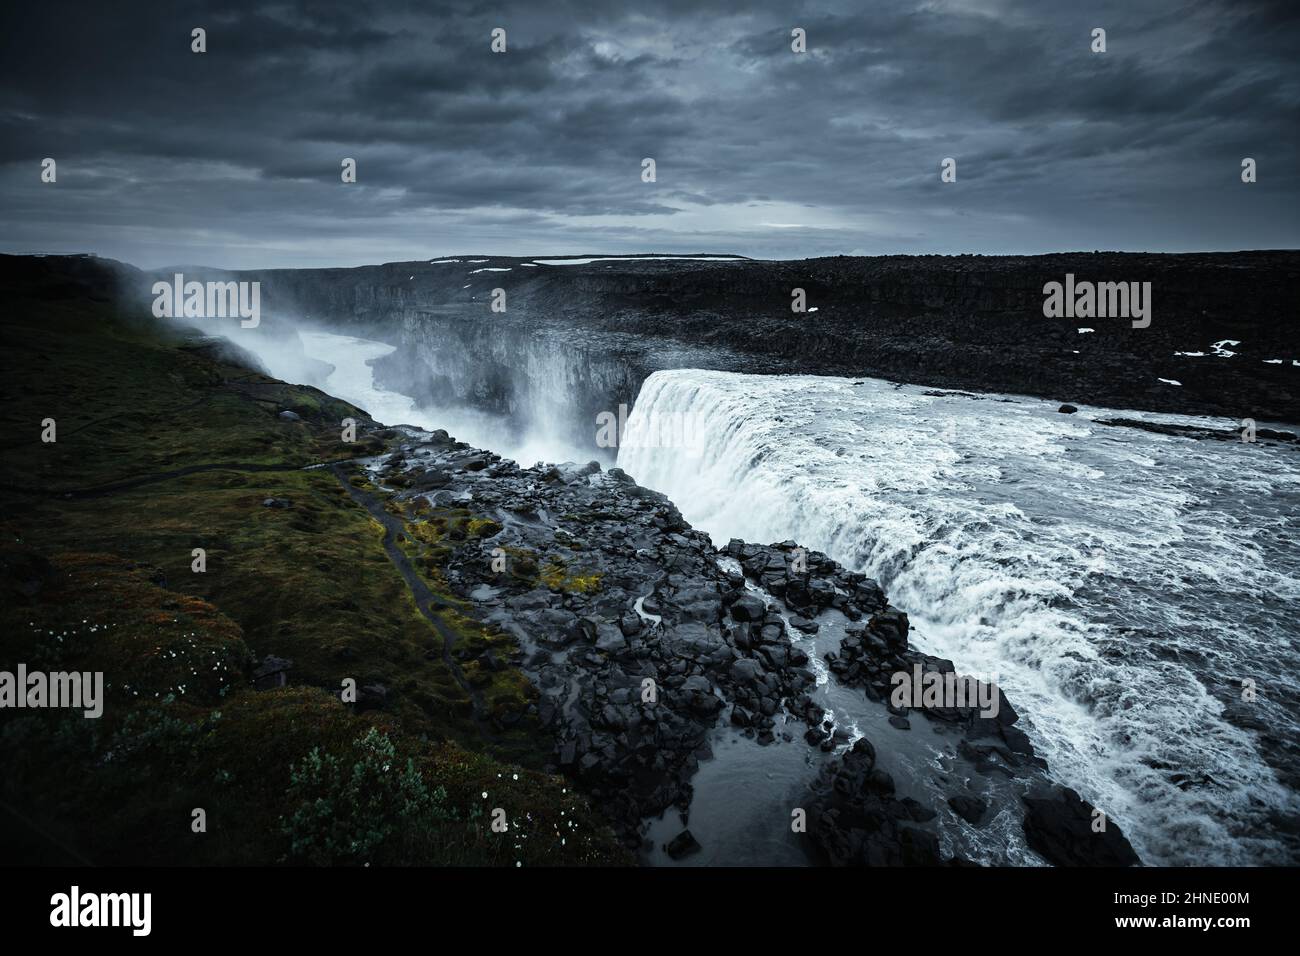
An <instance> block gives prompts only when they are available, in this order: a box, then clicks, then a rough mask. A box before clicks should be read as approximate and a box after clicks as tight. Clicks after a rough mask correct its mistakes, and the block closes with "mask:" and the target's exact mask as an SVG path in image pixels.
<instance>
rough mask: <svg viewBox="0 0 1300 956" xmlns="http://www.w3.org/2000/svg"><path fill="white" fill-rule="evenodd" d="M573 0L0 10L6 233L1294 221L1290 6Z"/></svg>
mask: <svg viewBox="0 0 1300 956" xmlns="http://www.w3.org/2000/svg"><path fill="white" fill-rule="evenodd" d="M591 6H593V5H592V4H589V3H550V4H547V3H514V4H509V3H507V4H503V5H498V4H483V3H476V2H464V3H427V2H419V3H417V2H412V3H398V2H384V3H344V2H322V0H313V2H306V0H302V2H282V3H258V4H255V3H236V4H229V3H227V4H221V5H211V6H210V5H208V4H204V3H194V2H173V3H167V4H114V5H108V4H85V5H82V4H75V5H73V4H62V3H57V2H56V3H43V4H27V5H24V6H23V7H22V8H21V9H16V10H14V11H13V12H12V13H11V14H9V15H8V22H7V23H6V24H5V26H6V29H5V30H4V31H3V34H2V35H0V78H3V83H2V84H0V190H2V194H0V195H2V197H3V198H2V199H0V222H2V223H3V226H4V231H3V234H2V237H0V248H2V249H4V250H5V251H25V250H47V251H81V250H90V251H95V252H99V253H101V254H104V255H112V256H116V257H118V258H123V259H126V260H128V261H133V262H136V263H138V264H143V265H161V264H165V263H171V262H208V263H212V264H218V265H231V266H254V265H307V264H325V263H343V264H352V263H360V262H367V261H377V260H383V259H389V260H391V259H406V258H421V257H429V258H432V257H435V256H437V255H442V254H448V253H461V252H467V251H486V252H499V253H517V254H533V253H537V254H541V253H548V254H559V253H565V252H590V251H601V252H604V251H608V252H614V251H644V250H648V249H654V250H674V249H677V250H684V251H685V250H689V251H719V252H722V251H726V252H738V253H742V254H747V255H755V256H781V257H796V256H805V255H821V254H831V253H837V252H861V253H887V252H1040V251H1049V250H1058V249H1081V248H1086V249H1092V248H1111V249H1114V248H1131V249H1156V250H1160V249H1167V250H1182V249H1220V248H1222V249H1230V248H1263V247H1279V246H1288V247H1294V246H1296V245H1297V233H1298V232H1300V225H1298V222H1300V217H1298V216H1297V213H1300V202H1298V192H1297V190H1298V189H1300V187H1298V186H1297V185H1296V183H1297V181H1298V180H1297V175H1296V174H1297V172H1300V132H1298V131H1300V80H1298V79H1297V76H1296V71H1295V69H1294V67H1293V62H1294V58H1295V54H1296V52H1297V49H1296V47H1297V41H1300V16H1297V12H1296V6H1295V5H1293V4H1289V3H1265V2H1253V3H1252V2H1245V3H1243V2H1227V0H1224V2H1222V3H1219V2H1208V0H1203V2H1198V3H1174V2H1161V3H1140V4H1135V3H1131V2H1128V0H1108V2H1101V3H1095V4H1064V3H1062V4H1053V3H1042V2H1038V0H929V2H926V0H894V2H883V3H873V4H871V5H864V4H861V3H859V2H853V0H844V2H841V3H838V4H817V5H806V6H798V5H796V6H794V7H792V6H791V5H789V4H785V3H776V2H773V3H766V4H764V3H758V4H749V5H746V6H745V7H744V9H743V10H737V9H736V7H737V5H734V4H731V3H722V2H718V3H709V2H703V3H701V2H694V0H692V2H673V0H665V2H657V3H656V2H640V3H636V4H631V3H627V4H601V5H599V9H596V10H592V9H589V8H590V7H591ZM195 26H203V27H205V28H206V29H207V31H208V52H207V53H206V54H203V55H197V54H193V53H191V52H190V50H189V44H190V39H189V37H190V30H191V29H192V28H193V27H195ZM497 26H500V27H504V28H505V29H506V30H507V31H508V36H509V52H508V53H506V54H504V55H495V54H493V53H492V52H491V51H490V49H489V35H490V32H491V30H492V29H493V28H494V27H497ZM795 26H799V27H802V28H804V29H805V30H807V33H808V44H809V52H808V53H807V54H805V55H801V56H800V55H795V54H794V53H792V52H791V50H790V30H791V29H792V28H793V27H795ZM1098 26H1100V27H1104V28H1105V29H1106V30H1107V45H1108V52H1107V53H1105V54H1093V53H1092V52H1091V51H1090V50H1089V43H1090V32H1091V30H1092V28H1093V27H1098ZM47 156H50V157H54V158H55V159H56V160H57V161H58V163H59V166H58V172H59V179H58V182H57V183H56V184H53V185H48V184H42V183H41V182H40V179H39V172H40V161H41V159H42V158H44V157H47ZM647 156H650V157H654V158H655V160H656V162H657V164H658V170H657V171H658V182H657V183H654V184H645V183H642V182H641V180H640V172H641V165H640V164H641V160H642V158H643V157H647ZM947 156H951V157H954V158H955V159H956V160H957V163H958V181H957V183H955V184H942V183H940V181H939V163H940V161H941V160H942V159H943V158H944V157H947ZM1243 156H1251V157H1254V158H1255V159H1256V160H1258V162H1259V176H1260V181H1259V182H1258V183H1256V184H1254V185H1250V186H1245V185H1243V184H1242V183H1241V182H1240V178H1239V169H1240V162H1241V158H1242V157H1243ZM344 157H353V158H355V159H356V160H357V162H358V171H359V181H358V183H356V184H353V185H344V184H342V183H341V182H340V179H339V171H340V162H341V160H342V159H343V158H344Z"/></svg>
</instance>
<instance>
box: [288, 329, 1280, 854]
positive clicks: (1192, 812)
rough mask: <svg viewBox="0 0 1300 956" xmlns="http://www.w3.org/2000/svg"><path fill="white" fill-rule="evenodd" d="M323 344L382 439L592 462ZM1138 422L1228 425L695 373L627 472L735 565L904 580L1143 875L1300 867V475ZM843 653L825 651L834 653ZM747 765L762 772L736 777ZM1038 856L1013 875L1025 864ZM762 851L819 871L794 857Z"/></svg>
mask: <svg viewBox="0 0 1300 956" xmlns="http://www.w3.org/2000/svg"><path fill="white" fill-rule="evenodd" d="M302 338H303V343H304V347H305V350H306V351H307V353H308V354H309V355H311V356H312V357H313V358H317V359H321V360H323V361H326V362H329V363H331V364H332V365H333V366H334V371H333V373H331V374H330V375H329V376H328V378H327V379H326V380H325V381H324V382H316V383H313V384H318V385H320V387H322V388H324V389H325V390H327V391H329V392H331V393H332V394H335V395H338V396H339V397H341V398H344V399H347V400H349V401H351V402H353V403H354V404H357V405H359V406H360V407H362V408H365V409H366V410H367V411H368V412H370V413H371V415H373V416H374V417H375V418H376V419H378V420H380V421H384V422H387V423H389V424H397V423H402V422H405V423H409V424H414V425H418V426H421V427H427V428H446V429H447V430H448V431H450V432H451V433H452V434H454V435H456V436H457V437H458V438H460V439H462V440H464V441H467V442H469V443H470V444H473V445H477V446H479V447H487V448H491V449H492V450H494V451H497V452H499V453H501V454H504V455H507V456H509V457H514V458H516V459H517V460H520V461H521V463H531V462H532V461H534V460H538V459H545V460H549V461H558V460H565V459H574V460H585V459H586V458H589V457H591V455H590V453H586V454H584V453H583V452H582V450H580V449H572V448H564V447H549V446H546V445H545V444H544V443H532V444H531V445H530V444H529V443H526V442H525V443H524V444H523V445H520V444H519V442H518V441H517V440H516V441H510V440H507V438H506V436H507V434H508V430H507V429H505V428H504V427H503V423H501V422H499V421H497V420H494V419H493V418H492V417H491V416H486V415H482V414H476V413H474V412H471V411H466V410H463V409H426V408H420V407H417V406H416V405H415V404H414V403H413V402H412V401H411V400H410V399H409V398H407V397H406V396H404V395H401V394H399V393H396V392H391V391H384V390H382V389H378V388H376V387H375V385H374V383H373V378H372V376H371V372H370V367H369V362H370V361H371V360H373V359H374V358H377V357H379V356H381V355H384V354H387V353H388V352H389V351H391V350H392V348H393V347H392V346H390V345H386V344H384V343H379V342H368V341H366V340H361V339H351V338H349V337H347V336H338V335H330V334H328V333H303V335H302ZM272 372H273V374H274V373H275V369H274V368H272ZM1118 415H1122V416H1123V417H1126V418H1136V419H1143V420H1147V421H1155V422H1166V423H1183V424H1199V425H1206V424H1213V425H1216V426H1218V427H1220V428H1222V427H1225V425H1227V424H1228V423H1225V422H1208V421H1207V420H1204V419H1194V418H1185V417H1182V416H1170V415H1155V414H1146V413H1138V412H1115V411H1112V410H1102V409H1089V408H1086V407H1085V408H1082V409H1081V410H1080V412H1079V413H1078V414H1076V415H1071V416H1067V415H1063V414H1060V413H1058V412H1057V411H1056V405H1055V404H1051V403H1048V402H1044V401H1041V400H1037V399H1030V398H1023V397H1016V396H1003V395H970V394H957V393H937V392H932V391H929V390H927V389H924V388H920V387H915V386H895V385H893V384H891V383H887V382H882V381H877V380H872V379H865V380H855V379H841V378H830V377H816V376H751V375H740V374H733V373H723V372H708V371H697V370H676V371H668V372H658V373H656V374H654V375H652V376H651V377H650V378H649V379H648V380H647V381H646V382H645V384H644V385H643V387H642V389H641V393H640V395H639V397H638V399H637V402H636V405H635V408H634V410H633V412H632V415H631V418H630V420H629V421H628V427H627V432H626V434H625V436H624V440H623V444H622V447H621V448H620V449H619V455H618V464H619V465H620V466H621V467H623V468H624V469H625V470H626V471H627V472H628V473H629V474H631V475H632V476H633V477H634V478H635V479H636V480H637V481H638V482H639V483H641V484H643V485H646V486H648V487H651V488H655V489H657V490H659V491H662V492H664V493H666V494H667V495H669V497H671V498H672V499H673V501H674V502H676V504H677V505H678V507H679V508H680V509H681V511H682V513H683V514H684V515H685V516H686V518H687V519H688V520H689V521H690V522H691V523H692V524H694V525H695V526H696V527H699V528H702V529H704V530H705V531H707V532H708V533H710V534H711V535H712V536H713V537H714V539H715V541H716V542H717V543H718V544H723V543H725V542H726V540H727V539H728V538H729V537H733V536H734V537H740V538H744V539H746V540H749V541H757V542H763V543H769V542H775V541H780V540H784V539H791V538H792V539H795V540H797V541H799V542H800V543H801V544H804V545H806V546H808V547H811V548H815V549H817V550H820V551H824V552H826V553H827V554H829V555H830V556H832V557H833V558H835V559H836V560H838V561H840V562H841V563H843V564H845V565H846V566H849V567H851V568H854V569H857V570H861V571H864V572H866V573H868V574H869V575H871V576H872V577H875V578H876V579H877V580H879V581H880V583H881V584H882V585H883V586H884V588H885V590H886V592H887V593H888V594H889V596H890V599H891V601H892V602H893V603H894V604H895V605H897V606H898V607H900V608H902V609H904V610H906V611H907V612H908V613H909V614H910V615H911V618H912V622H913V624H914V627H915V630H914V632H913V642H914V644H916V645H917V646H918V647H919V648H920V649H922V650H924V651H926V652H928V653H933V654H937V655H939V656H943V657H948V658H950V659H952V660H953V661H954V663H955V664H956V665H957V668H958V670H961V671H965V672H971V673H980V674H982V675H997V680H998V682H999V683H1000V685H1001V686H1002V687H1003V689H1004V690H1005V691H1006V693H1007V695H1008V697H1009V698H1010V699H1011V701H1012V702H1013V703H1014V704H1015V706H1016V708H1017V710H1018V711H1019V712H1020V713H1021V715H1022V721H1021V726H1022V727H1024V728H1025V730H1026V732H1028V733H1029V735H1030V737H1031V739H1032V740H1033V742H1034V745H1035V747H1036V748H1037V749H1038V751H1039V752H1040V753H1041V754H1042V755H1043V756H1044V757H1046V759H1047V760H1048V762H1049V765H1050V767H1051V772H1052V774H1053V775H1054V776H1055V777H1056V778H1057V779H1059V780H1060V781H1061V782H1062V783H1065V784H1067V785H1069V786H1073V787H1075V788H1076V789H1078V790H1079V791H1080V792H1081V793H1082V794H1083V795H1084V796H1085V797H1086V798H1087V799H1089V800H1090V801H1091V802H1094V803H1095V804H1097V805H1098V806H1100V807H1103V808H1105V809H1106V810H1107V811H1108V813H1109V814H1110V815H1111V816H1112V817H1113V818H1114V819H1116V820H1118V821H1119V823H1120V825H1121V826H1122V827H1123V829H1124V831H1125V833H1126V834H1127V835H1128V836H1129V838H1130V839H1131V840H1132V842H1133V844H1134V846H1135V847H1136V848H1137V850H1138V852H1139V854H1140V855H1141V856H1142V858H1143V860H1144V861H1146V862H1148V863H1164V864H1174V865H1177V864H1207V863H1213V864H1224V865H1228V864H1244V865H1252V864H1265V863H1286V862H1291V863H1294V862H1295V860H1296V849H1295V844H1294V842H1293V841H1294V839H1295V832H1296V820H1297V819H1298V818H1300V799H1298V798H1297V793H1296V790H1295V789H1294V784H1295V781H1296V779H1297V776H1298V775H1300V766H1298V758H1297V753H1296V751H1295V749H1294V748H1295V741H1296V740H1297V739H1300V735H1298V734H1297V731H1298V730H1300V682H1298V681H1297V679H1296V676H1295V675H1296V669H1297V666H1298V665H1300V649H1298V648H1297V642H1298V639H1300V549H1297V548H1296V546H1295V540H1296V532H1297V530H1300V455H1297V454H1296V452H1295V450H1294V449H1292V448H1287V447H1277V446H1272V447H1270V446H1267V445H1264V444H1246V443H1241V442H1226V441H1196V440H1193V439H1190V438H1182V437H1171V436H1167V435H1162V434H1155V433H1150V432H1146V431H1139V430H1136V429H1132V428H1125V427H1114V426H1106V425H1102V424H1099V423H1098V422H1097V419H1101V418H1107V417H1115V416H1118ZM593 428H594V426H593ZM834 634H835V629H834V627H831V628H828V629H827V630H826V632H825V633H823V634H822V635H820V636H819V638H818V640H819V641H820V643H818V645H817V646H816V647H811V646H810V647H809V648H807V650H809V652H810V654H813V656H814V657H815V658H816V657H818V656H819V655H820V653H822V652H824V651H825V650H828V649H834ZM822 644H826V645H827V646H826V647H822V646H821V645H822ZM823 676H824V675H823ZM1243 681H1252V682H1253V683H1254V687H1255V692H1256V699H1255V700H1254V701H1253V702H1250V701H1245V700H1243V686H1242V685H1243ZM828 687H829V685H828ZM827 693H829V694H832V695H833V696H832V697H831V698H830V699H828V700H827V701H826V702H827V703H829V704H831V705H832V706H833V707H834V708H835V709H836V710H837V711H838V712H839V719H840V720H841V721H842V722H844V723H847V724H849V725H851V726H853V728H854V734H855V735H856V734H858V733H862V732H866V733H868V735H869V736H872V738H873V740H876V739H877V737H876V735H877V734H881V735H886V734H890V733H892V729H891V728H889V727H888V726H887V725H883V724H881V726H879V727H877V726H876V724H878V723H881V722H880V721H879V720H877V719H876V717H877V716H878V715H875V714H873V713H871V712H870V709H869V708H866V707H862V711H863V712H862V714H861V715H856V714H854V713H853V709H854V707H855V702H859V705H860V704H861V703H862V702H861V700H860V696H859V695H856V694H839V693H837V692H836V691H835V689H834V688H833V687H829V690H828V691H827ZM859 716H860V718H861V721H860V722H861V723H862V724H866V723H867V722H868V721H870V726H859V721H858V719H857V718H858V717H859ZM912 739H913V738H909V737H908V736H907V735H899V736H897V737H896V738H894V744H896V746H897V747H898V748H906V747H908V746H911V744H910V743H909V741H910V740H912ZM747 744H748V746H749V747H750V748H751V750H752V752H751V750H746V751H745V753H746V757H745V758H744V759H743V760H730V759H728V749H727V748H742V749H744V748H745V747H746V745H747ZM877 744H878V747H879V744H880V741H879V740H877ZM891 746H892V745H891ZM805 751H806V748H803V747H802V746H799V747H776V748H757V747H756V745H752V744H751V743H749V742H738V743H737V742H732V743H730V744H727V745H725V746H724V747H722V748H720V750H719V752H718V759H716V760H715V761H706V762H705V764H704V765H703V766H702V767H701V771H700V774H699V776H698V779H697V781H696V787H697V804H700V806H698V807H697V806H694V805H693V807H692V826H693V827H694V828H696V829H697V830H698V829H704V830H712V831H714V832H715V834H719V835H721V834H725V832H726V831H727V828H728V827H731V828H732V829H737V828H739V829H740V830H741V831H743V829H744V820H743V817H741V816H736V815H734V814H731V815H728V812H727V811H726V810H725V808H723V807H722V806H720V805H716V804H715V805H710V804H709V803H708V802H707V801H701V800H700V799H699V797H698V795H699V794H701V793H705V792H708V791H710V790H711V789H717V790H719V791H727V790H730V791H731V792H735V790H736V788H737V787H741V788H752V787H753V786H754V784H755V783H761V782H762V778H765V779H767V780H768V781H770V786H771V789H772V790H773V792H772V794H771V796H770V802H772V803H773V805H774V806H776V805H778V804H783V803H784V804H786V805H788V801H787V800H786V798H787V796H788V793H787V791H789V790H790V789H791V788H793V787H795V786H797V781H799V780H800V779H802V777H803V776H804V775H805V773H806V770H807V767H806V765H807V763H808V762H809V761H808V758H807V757H806V756H804V752H805ZM900 752H902V751H901V750H900ZM917 759H918V760H920V759H926V755H924V754H918V755H917ZM786 764H789V765H790V766H788V767H787V766H785V765H786ZM796 765H797V766H796ZM755 774H758V775H759V778H760V779H756V777H755ZM715 778H716V779H715ZM711 817H712V820H711ZM671 829H672V827H671V826H670V825H668V824H664V825H663V826H662V827H661V830H662V835H665V836H671V835H672V833H671V832H670V831H671ZM751 832H752V831H751ZM1014 842H1015V841H1014V840H1012V839H1011V838H1010V837H1008V839H1007V841H1006V842H1005V844H1004V846H1003V848H1002V849H1001V850H1000V851H999V852H1001V853H1002V854H1003V857H1002V859H1004V860H1006V861H1009V862H1017V852H1018V851H1017V850H1016V848H1015V847H1014V846H1013V845H1012V844H1013V843H1014ZM745 844H746V840H745V839H744V838H743V836H742V837H741V838H739V839H738V840H736V841H728V840H726V839H725V837H723V838H722V839H719V840H715V841H714V842H713V845H714V846H721V845H731V847H732V849H733V851H734V847H735V846H737V845H741V846H743V845H745ZM706 849H708V847H707V846H706ZM790 852H793V851H790ZM965 852H967V853H968V855H970V856H972V857H973V858H979V857H980V856H981V854H980V853H979V852H977V851H976V850H972V849H971V848H965ZM754 854H755V855H754V862H773V861H775V860H781V861H785V860H788V859H789V861H791V862H793V860H792V859H790V858H789V854H788V853H786V850H783V849H782V848H780V847H776V848H766V849H765V848H759V847H755V848H754ZM783 854H784V855H783ZM709 859H711V857H710V856H709V855H707V854H706V856H705V857H704V860H703V861H706V862H707V861H708V860H709ZM716 862H733V863H734V862H738V859H737V858H736V857H735V855H734V852H733V853H732V854H731V855H730V856H726V857H719V858H718V859H717V860H716Z"/></svg>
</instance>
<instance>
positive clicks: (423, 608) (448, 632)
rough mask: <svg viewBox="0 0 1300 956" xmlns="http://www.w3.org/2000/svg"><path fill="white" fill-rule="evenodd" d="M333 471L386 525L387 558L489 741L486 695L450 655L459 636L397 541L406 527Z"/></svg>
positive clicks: (343, 475)
mask: <svg viewBox="0 0 1300 956" xmlns="http://www.w3.org/2000/svg"><path fill="white" fill-rule="evenodd" d="M330 470H331V471H332V472H334V477H336V478H337V479H338V480H339V483H340V484H342V485H343V487H344V488H345V489H346V490H347V493H348V494H349V495H351V496H352V500H353V501H355V502H356V503H357V504H359V505H361V507H363V508H365V509H366V511H367V512H369V514H370V516H371V517H372V518H374V519H375V520H376V521H378V522H379V523H380V524H381V525H382V526H383V528H384V541H383V545H384V551H385V553H386V554H387V555H388V559H389V560H390V561H392V562H393V564H394V565H395V566H396V567H397V570H398V572H399V573H400V574H401V575H402V578H403V579H404V580H405V581H406V586H407V587H408V588H410V589H411V596H412V597H413V598H414V599H415V606H416V607H417V608H418V609H419V611H420V614H421V615H423V616H424V619H425V620H427V621H428V622H429V623H430V624H432V625H433V629H434V630H435V631H437V632H438V636H439V637H441V638H442V660H443V663H445V664H446V665H447V669H448V670H449V671H450V672H451V674H452V676H453V677H455V678H456V683H458V684H460V686H461V689H462V690H464V691H465V693H466V694H468V695H469V698H470V702H471V703H472V704H473V706H474V722H475V723H476V724H477V725H478V728H479V731H480V733H482V734H483V736H484V737H485V738H486V739H488V740H492V739H495V738H494V735H493V734H492V733H491V731H490V730H489V729H488V723H487V708H486V707H485V706H484V703H483V696H482V695H481V694H480V693H479V692H478V691H477V690H475V689H474V687H473V686H471V684H470V683H469V681H468V680H466V678H465V674H464V673H463V672H462V671H461V669H460V665H459V664H457V663H456V661H455V659H454V658H453V657H452V656H451V652H452V648H454V647H455V645H456V642H457V641H458V640H459V636H458V635H457V634H456V632H455V631H454V630H452V629H451V628H450V627H448V626H447V625H446V623H445V622H443V620H442V619H441V618H440V617H438V615H437V614H436V613H434V606H435V605H436V606H441V604H442V602H441V601H439V600H438V598H437V597H435V596H434V593H433V592H432V591H431V590H429V586H428V585H427V584H425V583H424V579H423V578H421V577H420V575H419V573H418V572H417V571H416V570H415V568H414V567H412V565H411V560H410V558H408V557H407V556H406V553H405V552H404V551H402V549H401V547H400V546H399V545H398V543H397V538H398V536H399V535H405V534H406V528H405V526H404V525H403V524H402V522H401V520H400V519H399V518H397V517H395V516H394V515H391V514H389V513H388V512H387V511H386V510H384V505H383V502H381V501H379V500H378V499H377V498H375V497H374V496H373V495H371V494H369V493H367V492H365V491H362V490H361V489H360V488H357V487H356V486H355V485H353V484H352V483H351V482H350V481H348V475H347V474H346V473H345V472H344V471H343V468H342V465H341V464H335V465H331V466H330Z"/></svg>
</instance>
